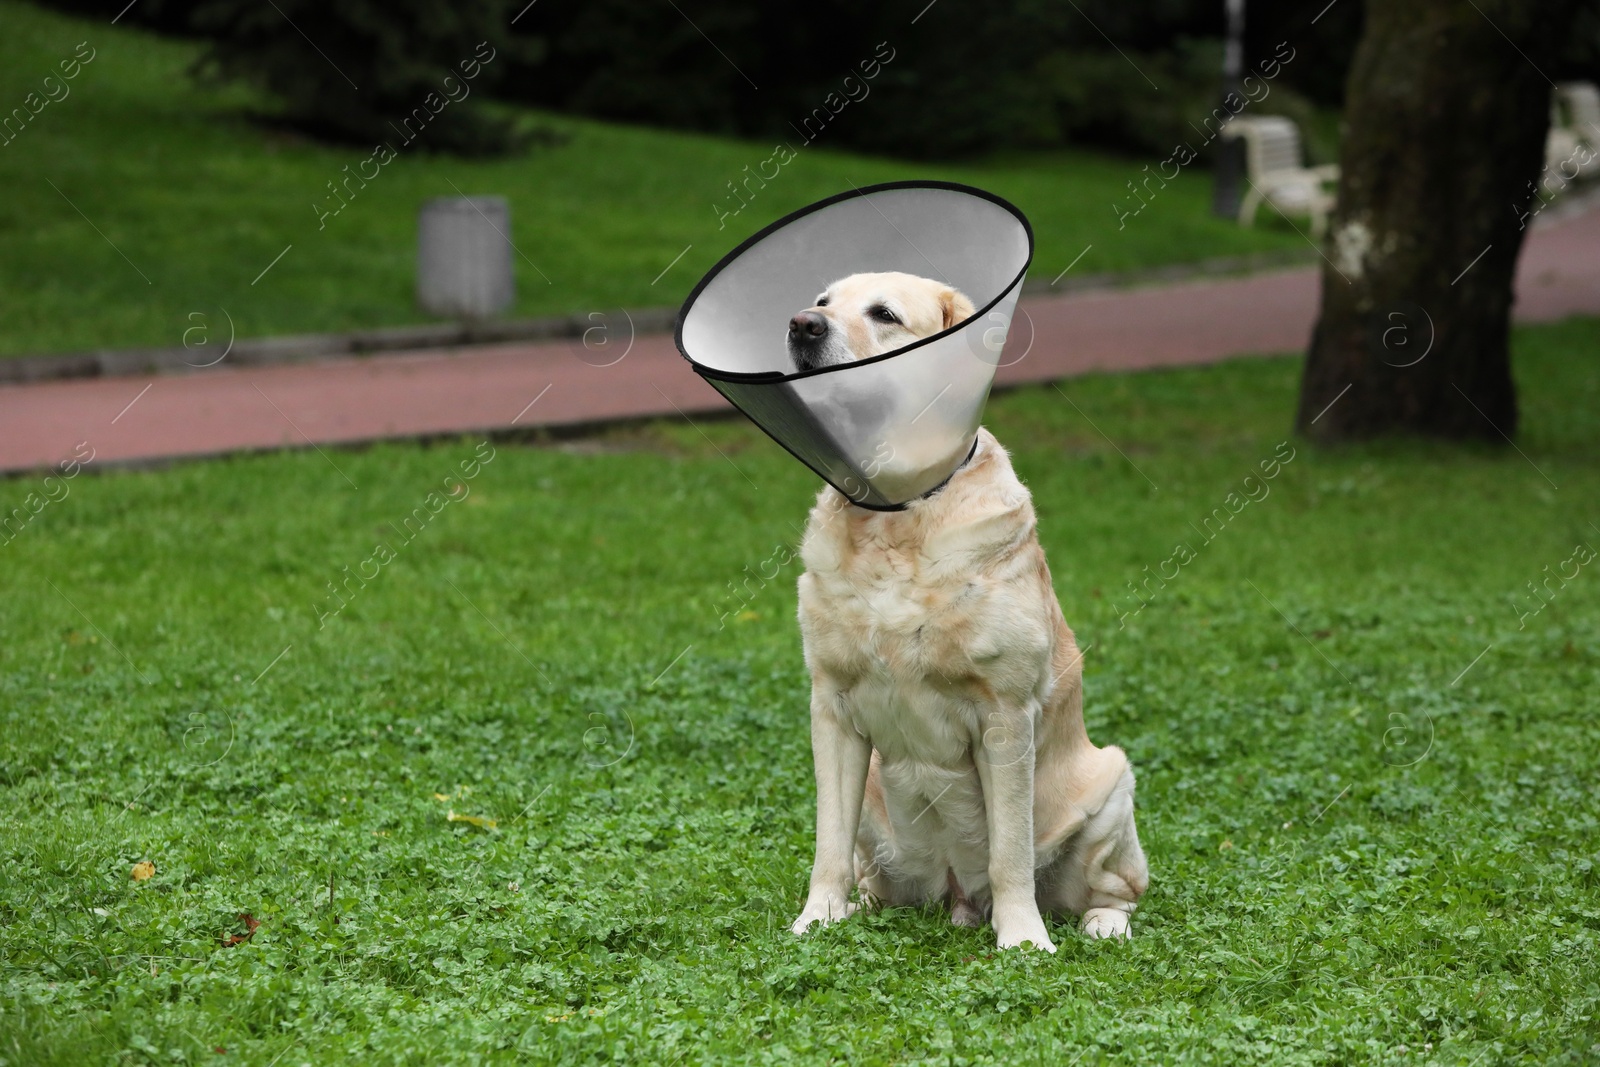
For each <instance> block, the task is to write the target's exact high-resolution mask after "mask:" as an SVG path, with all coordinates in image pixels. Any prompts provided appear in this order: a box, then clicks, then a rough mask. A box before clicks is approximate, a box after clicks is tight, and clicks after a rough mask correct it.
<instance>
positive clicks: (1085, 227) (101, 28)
mask: <svg viewBox="0 0 1600 1067" xmlns="http://www.w3.org/2000/svg"><path fill="white" fill-rule="evenodd" d="M0 20H3V22H4V24H5V33H4V34H0V114H7V113H9V111H10V109H11V108H13V107H16V106H21V105H22V103H23V101H24V99H25V97H26V96H27V94H28V93H29V92H34V91H39V90H40V89H41V86H42V81H43V79H44V77H45V76H46V75H48V74H51V73H52V72H54V71H55V70H56V65H57V63H58V62H59V61H60V60H62V59H64V58H67V57H69V56H70V55H72V53H73V50H74V48H75V47H76V46H77V45H78V43H79V42H80V41H85V40H87V41H88V42H89V44H90V46H91V47H93V48H94V49H95V50H96V55H95V58H94V60H93V61H92V62H91V63H90V64H89V65H88V66H87V67H85V68H83V72H82V73H81V74H80V75H79V76H78V78H77V79H76V80H75V81H72V82H69V83H68V85H69V87H70V90H71V92H70V95H69V96H68V97H67V98H66V99H64V100H62V101H60V102H59V103H51V104H49V105H47V106H45V108H44V109H43V111H42V112H41V113H40V114H39V115H38V116H37V117H36V118H35V119H34V120H33V121H32V122H31V123H30V124H29V125H28V126H27V128H26V129H24V130H23V131H22V133H21V135H20V136H18V137H16V139H15V140H14V141H12V142H11V143H10V144H8V145H5V146H0V188H4V189H5V191H6V195H5V197H4V198H3V200H0V355H6V354H10V355H18V354H32V353H41V352H49V351H77V350H84V349H91V348H114V347H128V346H145V345H149V346H167V347H173V346H177V345H179V344H180V343H182V341H183V338H184V331H185V330H187V329H189V328H191V327H194V326H197V325H206V326H209V328H210V329H212V330H214V331H223V330H225V329H226V327H225V325H224V322H225V318H224V315H223V313H222V309H226V310H227V313H228V315H231V316H232V319H233V321H234V323H235V327H236V329H237V332H238V335H239V336H241V337H250V336H261V335H270V334H284V333H297V332H306V331H322V330H343V329H354V328H362V327H373V326H383V325H396V324H402V323H411V322H419V321H423V316H422V315H421V314H420V313H419V312H418V311H417V309H416V307H415V305H414V300H413V287H414V283H415V259H416V253H415V247H416V214H417V210H418V208H419V207H420V206H421V204H422V203H423V201H424V200H426V199H428V198H429V197H435V196H451V195H455V192H456V190H460V191H461V192H463V193H469V194H471V193H498V194H502V195H505V196H506V197H508V198H509V200H510V202H511V209H512V218H513V226H512V234H511V236H512V239H513V241H514V243H515V244H516V246H517V248H518V249H519V250H520V253H521V255H520V256H518V257H517V258H516V259H515V265H516V270H517V286H518V299H517V303H516V306H515V308H514V309H513V310H512V312H511V314H513V315H518V316H532V315H544V314H566V313H587V312H590V311H596V310H604V309H608V308H613V307H617V306H625V307H639V306H660V305H671V304H675V303H677V302H678V301H680V300H681V299H682V298H683V297H684V295H686V294H687V292H688V290H689V287H690V286H691V285H692V284H693V283H694V281H695V280H696V279H697V278H699V276H700V275H701V274H702V273H703V272H704V271H705V270H707V269H708V268H709V267H710V266H711V265H712V264H713V263H715V262H716V261H717V259H718V258H720V257H721V256H722V255H723V254H724V253H725V252H727V251H728V250H729V249H730V248H732V247H733V245H734V244H736V243H737V242H738V241H740V240H742V239H743V238H744V237H746V236H747V235H749V234H750V233H753V232H755V231H756V230H757V229H759V228H760V227H761V226H764V225H765V224H767V223H768V222H770V221H772V220H773V219H776V218H778V217H780V216H781V215H783V214H786V213H787V212H789V211H792V210H794V209H796V208H798V207H801V206H804V205H805V204H807V203H810V202H812V201H814V200H817V199H819V198H821V197H824V196H828V195H832V194H834V193H837V192H841V191H844V190H847V189H848V188H849V187H850V186H851V185H852V184H854V185H858V186H859V185H866V184H869V183H872V182H878V181H888V180H896V179H906V178H944V179H950V180H956V181H964V182H969V183H972V184H975V185H979V186H983V187H985V188H988V189H992V190H993V191H995V192H997V193H999V194H1001V195H1003V196H1006V197H1008V198H1010V199H1012V200H1013V201H1014V202H1015V203H1017V204H1018V205H1019V206H1020V207H1022V209H1023V210H1024V211H1026V212H1027V213H1028V214H1029V216H1030V217H1031V218H1032V220H1033V223H1034V225H1035V227H1036V228H1037V232H1038V255H1037V258H1036V260H1035V266H1034V270H1033V276H1034V277H1036V278H1045V279H1050V278H1054V277H1055V276H1056V275H1057V274H1059V273H1060V272H1061V271H1062V270H1063V269H1065V268H1066V267H1067V265H1068V264H1069V263H1071V262H1072V261H1073V259H1074V258H1075V257H1077V256H1078V255H1079V254H1080V253H1082V252H1083V251H1084V249H1085V248H1086V247H1088V246H1091V245H1092V246H1093V247H1092V249H1091V250H1090V251H1089V252H1088V253H1087V254H1086V255H1084V257H1083V259H1082V260H1081V261H1080V262H1079V263H1078V264H1077V266H1076V267H1075V268H1074V270H1075V271H1077V272H1086V273H1098V272H1104V271H1121V270H1128V269H1132V268H1139V267H1149V266H1155V265H1161V264H1167V263H1174V262H1185V261H1194V260H1200V259H1205V258H1208V257H1214V256H1226V255H1235V254H1241V253H1247V252H1253V251H1270V250H1284V249H1295V248H1303V247H1305V245H1304V242H1303V240H1302V239H1301V238H1300V237H1299V236H1298V235H1297V234H1296V233H1295V232H1294V231H1293V230H1292V229H1290V228H1289V226H1288V225H1287V224H1284V223H1283V222H1281V221H1278V222H1277V223H1276V225H1274V224H1272V223H1270V222H1267V221H1266V220H1263V224H1262V225H1261V226H1259V227H1258V228H1257V229H1255V230H1248V231H1247V230H1241V229H1239V228H1238V227H1237V226H1235V225H1233V224H1231V223H1228V222H1224V221H1220V220H1217V219H1214V218H1211V217H1210V215H1209V211H1208V203H1209V197H1210V176H1209V174H1208V173H1206V172H1189V173H1185V174H1183V175H1181V176H1180V177H1179V178H1178V179H1176V180H1175V181H1174V182H1172V183H1171V184H1170V185H1169V186H1168V187H1167V188H1166V189H1164V190H1161V191H1160V192H1159V193H1158V194H1157V195H1156V196H1155V199H1154V200H1153V201H1152V202H1151V203H1150V205H1149V206H1148V207H1146V208H1145V209H1144V210H1143V211H1142V212H1141V213H1139V214H1138V215H1137V216H1134V217H1132V218H1129V219H1128V220H1127V222H1126V225H1125V226H1119V223H1118V221H1117V217H1116V214H1115V211H1114V209H1113V203H1120V204H1122V205H1123V207H1124V210H1131V208H1133V207H1136V206H1137V203H1138V202H1137V201H1136V200H1134V199H1133V194H1132V193H1131V191H1130V190H1129V188H1128V185H1127V183H1128V182H1130V181H1139V180H1143V179H1144V177H1145V171H1144V168H1145V166H1146V165H1149V167H1150V172H1151V173H1155V171H1156V166H1155V165H1156V164H1157V163H1158V162H1159V161H1160V160H1159V158H1154V159H1128V158H1117V157H1113V156H1106V155H1100V154H1094V153H1089V152H1079V151H1071V152H1067V151H1063V152H1058V153H1049V154H1043V155H1028V156H1013V157H1007V158H1004V159H996V160H993V161H990V162H987V163H974V164H970V165H960V166H957V165H948V166H943V165H918V164H912V163H905V162H896V161H893V160H887V159H874V158H868V157H863V156H859V155H850V154H846V153H840V152H832V151H829V150H828V149H827V147H826V134H825V133H824V134H823V136H822V137H820V138H819V139H818V141H817V142H816V143H815V144H814V145H812V146H810V147H802V148H801V149H800V151H799V155H798V158H796V159H795V160H794V161H793V162H791V163H789V164H788V165H787V166H785V167H783V168H782V170H781V171H780V173H779V175H778V177H777V178H775V179H774V180H773V181H772V182H771V183H770V184H769V185H768V186H767V187H766V188H764V189H760V190H759V191H758V193H757V194H756V196H755V198H754V199H753V200H752V201H751V203H750V204H749V206H748V207H747V208H745V209H744V210H743V211H742V212H741V213H739V214H738V215H737V216H734V217H733V218H731V219H730V220H728V222H727V225H726V228H719V224H718V219H719V214H718V208H717V205H722V206H723V210H727V209H728V208H729V207H730V206H731V205H732V204H733V202H732V201H730V200H729V199H728V198H729V195H730V194H729V192H728V188H727V183H729V182H731V181H738V180H741V179H742V178H743V177H744V176H745V175H744V171H743V168H745V167H746V166H748V167H750V168H751V172H752V173H754V172H756V171H757V170H758V169H759V168H760V165H761V164H762V162H763V161H764V160H766V159H767V158H768V157H770V156H771V155H772V154H773V146H772V145H771V144H769V143H765V142H762V143H753V142H744V141H736V140H730V139H724V138H715V137H704V136H694V135H689V134H682V133H673V132H664V131H659V130H649V129H638V128H630V127H626V126H618V125H609V124H604V123H599V122H589V121H582V120H577V119H572V118H566V117H560V116H553V115H550V116H543V117H542V121H543V122H544V124H545V125H547V126H548V127H551V128H554V129H555V130H558V131H560V132H562V133H564V134H566V135H567V136H568V138H569V140H568V141H567V142H566V143H565V144H564V145H562V146H560V147H555V148H545V149H537V150H534V151H533V152H532V153H531V154H529V155H527V156H525V157H523V158H518V159H512V160H507V161H500V162H487V163H486V162H463V161H458V160H451V159H442V158H437V157H435V158H428V157H425V156H418V155H416V154H414V153H413V152H412V151H410V150H408V149H403V148H401V152H400V157H399V158H398V159H396V160H395V161H394V162H392V163H390V164H388V165H387V166H385V167H383V168H382V169H381V171H380V172H379V174H378V176H377V177H376V178H375V179H374V180H373V181H372V182H371V183H370V184H368V185H367V186H366V187H365V188H364V189H359V191H358V192H357V193H356V195H355V198H354V199H353V200H352V201H351V203H350V204H349V206H348V207H347V208H345V209H344V210H343V212H342V213H340V214H339V215H337V216H335V217H332V218H329V219H328V220H326V226H325V228H322V229H319V226H320V225H321V224H320V223H319V221H318V212H317V210H316V209H315V208H314V207H313V204H322V205H324V209H326V207H327V206H328V205H331V204H335V203H337V202H336V201H334V200H333V199H332V197H331V194H330V193H329V191H328V188H327V184H328V183H329V182H333V181H337V180H340V179H342V178H343V177H344V175H345V173H346V172H345V171H343V169H342V168H344V167H346V166H348V167H349V168H350V172H351V173H356V172H359V170H360V167H359V164H360V163H361V161H362V160H365V159H366V158H367V157H368V156H369V155H370V154H371V152H370V150H368V149H336V148H329V147H324V146H318V145H315V144H312V143H309V142H307V141H304V140H301V139H298V138H295V137H292V136H287V135H285V134H282V133H277V132H272V131H270V130H267V129H264V128H262V127H259V126H256V125H253V124H251V123H250V122H249V121H247V120H246V119H245V118H244V117H242V116H243V115H244V113H245V111H246V110H247V109H248V108H249V107H250V106H252V105H253V104H255V103H256V102H255V101H253V100H252V99H251V98H250V97H249V96H247V95H246V94H244V93H242V92H240V91H236V90H226V91H218V90H216V89H213V88H203V87H199V86H196V85H195V84H194V83H193V82H192V81H191V80H190V79H189V78H188V77H187V76H186V75H185V73H184V71H185V68H186V67H187V66H188V64H189V63H190V61H191V60H192V59H193V57H194V56H195V54H196V52H197V47H198V46H196V45H194V44H191V43H187V42H182V41H173V40H164V39H161V38H157V37H152V36H150V35H148V34H145V33H141V32H138V31H134V30H128V29H124V28H121V27H111V26H108V25H106V24H105V22H104V21H92V22H91V21H84V20H76V19H70V18H66V17H63V16H60V15H57V14H53V13H50V12H45V11H41V10H39V9H36V8H34V7H31V6H28V5H25V4H21V3H17V2H14V0H5V2H0ZM311 61H314V62H315V61H318V60H317V59H316V57H315V56H314V55H313V56H311ZM711 61H715V57H714V56H712V57H711ZM860 106H861V113H860V114H859V115H857V114H852V113H851V112H846V113H844V114H843V115H841V117H840V118H839V120H838V121H840V122H845V121H882V120H883V116H877V115H874V114H872V112H871V111H870V108H871V106H872V105H871V103H870V98H869V101H868V102H866V103H864V104H862V105H860ZM449 118H450V112H449V110H448V108H447V109H446V110H445V111H444V112H443V113H441V114H440V116H439V118H438V119H437V120H436V121H438V122H445V121H448V120H449ZM794 140H795V141H796V142H798V141H799V138H798V137H796V138H795V139H794ZM395 144H396V147H397V148H398V147H400V143H399V138H396V139H395ZM767 172H768V173H770V172H771V166H770V165H769V166H768V167H767ZM367 173H371V167H370V166H369V167H368V168H367ZM52 183H53V184H54V186H55V187H56V188H51V184H52ZM1155 187H1156V185H1155V183H1152V184H1151V188H1155ZM69 201H70V202H69ZM74 205H75V206H74ZM80 211H81V212H82V214H79V212H80ZM96 228H98V230H99V231H100V232H98V233H97V232H96ZM290 246H292V247H290ZM285 248H289V251H288V252H287V253H286V254H285V255H284V256H283V258H282V259H281V260H278V262H277V264H276V265H275V266H273V267H272V269H271V270H270V271H268V272H267V273H266V275H265V277H262V278H261V279H260V280H259V281H254V279H256V278H257V276H258V275H260V274H261V272H262V271H263V270H264V269H265V268H267V266H268V264H270V263H272V262H273V259H274V257H276V256H278V255H279V254H280V253H282V252H284V250H285ZM686 248H688V252H687V253H686V254H684V255H683V258H682V259H681V260H679V261H678V262H677V263H676V265H673V266H672V267H671V269H670V270H667V267H668V266H669V264H672V263H673V260H674V258H675V257H677V256H678V255H679V254H680V253H683V252H684V250H685V249H686ZM124 257H126V258H124ZM663 272H665V273H663ZM658 277H659V279H660V280H659V281H656V279H657V278H658ZM191 314H198V315H201V316H204V318H200V319H191V318H190V315H191ZM198 337H199V335H198V334H194V335H191V340H193V339H198Z"/></svg>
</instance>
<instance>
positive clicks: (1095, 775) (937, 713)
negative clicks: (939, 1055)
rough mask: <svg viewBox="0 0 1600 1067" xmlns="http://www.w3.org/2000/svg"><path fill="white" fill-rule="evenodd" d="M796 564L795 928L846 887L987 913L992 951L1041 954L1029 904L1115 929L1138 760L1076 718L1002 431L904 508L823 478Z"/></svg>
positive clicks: (961, 917)
mask: <svg viewBox="0 0 1600 1067" xmlns="http://www.w3.org/2000/svg"><path fill="white" fill-rule="evenodd" d="M875 277H877V278H882V277H883V276H881V275H880V276H875ZM900 277H901V278H906V277H908V276H900ZM847 281H848V279H847ZM910 282H914V283H918V284H921V285H926V286H930V287H932V286H938V283H935V282H928V281H925V280H922V279H910ZM910 282H907V283H902V284H910ZM836 284H839V283H836ZM830 288H832V287H830ZM841 288H845V289H848V288H849V287H848V286H843V285H842V284H841ZM938 288H939V289H940V290H945V291H948V287H944V286H939V287H938ZM963 299H964V298H963ZM833 304H834V311H835V313H839V312H840V310H841V309H839V308H838V305H837V302H833ZM968 306H970V305H968ZM866 354H871V353H870V352H860V351H859V350H858V351H856V352H854V353H853V355H854V357H855V358H860V357H861V356H862V355H866ZM801 556H802V559H803V561H804V563H805V566H806V571H805V573H804V574H803V575H802V576H801V578H800V629H801V634H802V636H803V638H804V643H805V657H806V665H807V667H808V668H809V670H810V672H811V677H812V695H811V741H812V751H813V756H814V760H815V768H816V779H817V839H816V859H815V863H814V865H813V868H812V873H811V885H810V891H809V893H808V896H807V899H806V903H805V907H804V909H803V910H802V911H801V913H800V916H799V918H797V919H796V920H795V922H794V925H793V930H794V932H795V933H797V934H803V933H804V932H805V931H806V930H807V929H809V928H810V927H811V926H812V925H813V924H816V923H823V924H827V923H830V922H834V921H837V920H839V919H843V918H845V917H846V916H848V915H850V914H851V913H852V912H854V911H855V910H856V908H857V906H858V904H857V903H856V902H853V901H852V900H851V899H850V897H851V888H852V886H856V887H859V889H860V895H861V900H862V902H866V903H870V902H873V901H877V902H882V903H884V904H892V905H916V904H921V903H925V902H934V901H944V902H946V903H948V904H949V905H950V907H951V918H952V921H954V922H957V923H959V924H962V925H979V924H980V923H981V922H982V920H983V918H984V916H985V915H989V916H991V917H992V922H993V925H994V928H995V934H996V937H997V938H998V941H999V944H1000V947H1002V948H1009V947H1013V946H1018V945H1022V944H1025V943H1031V944H1032V945H1034V946H1035V947H1038V948H1043V949H1046V950H1048V951H1051V952H1054V951H1055V945H1054V944H1053V943H1052V942H1051V940H1050V936H1049V933H1048V932H1047V931H1046V929H1045V925H1044V921H1043V918H1042V916H1041V909H1042V910H1043V911H1044V912H1046V913H1050V914H1055V915H1064V914H1069V913H1070V914H1072V915H1078V916H1082V920H1083V929H1084V931H1085V932H1086V933H1088V934H1090V935H1092V936H1100V937H1109V936H1128V935H1129V916H1130V915H1131V914H1132V912H1133V910H1134V907H1135V904H1136V903H1137V901H1138V899H1139V897H1140V895H1141V894H1142V893H1143V892H1144V890H1145V886H1146V882H1147V870H1146V865H1145V858H1144V853H1143V851H1142V850H1141V849H1140V847H1139V839H1138V834H1137V831H1136V829H1135V827H1134V818H1133V788H1134V781H1133V772H1132V770H1131V768H1130V767H1129V765H1128V761H1127V758H1126V757H1125V756H1124V755H1123V752H1122V750H1121V749H1119V748H1116V747H1114V746H1110V747H1106V748H1097V747H1096V746H1095V745H1093V744H1092V743H1090V741H1089V738H1088V735H1087V733H1086V732H1085V730H1084V725H1083V684H1082V678H1083V670H1082V657H1081V655H1080V654H1079V651H1078V647H1077V644H1076V642H1075V641H1074V639H1073V635H1072V630H1071V629H1070V628H1069V627H1068V626H1067V623H1066V620H1065V619H1064V618H1063V616H1062V613H1061V608H1060V605H1059V604H1058V603H1057V600H1056V596H1055V592H1054V589H1053V587H1052V585H1051V582H1050V572H1049V569H1048V568H1047V567H1046V565H1045V559H1044V552H1043V550H1042V549H1041V548H1040V546H1039V542H1038V538H1037V537H1036V535H1035V517H1034V511H1033V503H1032V499H1031V497H1030V496H1029V493H1028V491H1027V489H1026V488H1025V487H1024V486H1023V485H1022V483H1021V482H1020V481H1019V480H1018V479H1017V477H1016V474H1015V473H1014V472H1013V470H1012V468H1011V462H1010V459H1009V457H1008V456H1007V455H1006V452H1005V449H1003V448H1002V447H1001V446H1000V444H999V442H997V441H996V440H995V439H994V437H993V436H992V435H991V434H990V433H989V432H988V431H987V430H979V432H978V443H977V450H976V452H975V453H974V454H973V456H972V459H971V461H970V462H968V463H967V465H966V466H965V467H963V468H962V469H961V470H959V471H958V472H957V473H956V474H955V476H954V477H952V478H951V479H950V481H949V482H948V483H947V484H946V485H945V486H944V488H942V489H940V490H939V491H938V492H936V493H934V494H933V495H931V496H928V497H924V498H922V499H920V500H917V501H914V502H912V503H911V504H910V505H908V506H907V507H906V508H905V509H904V510H902V511H893V512H877V511H869V510H866V509H863V508H859V507H856V506H854V505H852V504H851V503H850V502H849V500H848V499H847V498H846V497H844V496H843V495H842V494H840V493H839V492H837V491H836V490H834V489H832V488H827V489H824V490H823V491H822V493H821V494H820V495H819V496H818V498H817V504H816V506H815V507H814V508H813V509H812V511H811V516H810V521H809V523H808V525H807V528H806V533H805V539H804V542H803V545H802V549H801Z"/></svg>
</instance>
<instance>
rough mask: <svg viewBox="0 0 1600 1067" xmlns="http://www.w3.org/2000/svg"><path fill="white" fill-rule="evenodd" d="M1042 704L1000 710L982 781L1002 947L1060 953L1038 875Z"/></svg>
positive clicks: (980, 755) (984, 752)
mask: <svg viewBox="0 0 1600 1067" xmlns="http://www.w3.org/2000/svg"><path fill="white" fill-rule="evenodd" d="M1037 710H1038V709H1037V706H1036V705H1033V704H1029V705H1027V706H1025V707H1021V708H1004V709H996V710H995V711H993V712H991V713H990V714H989V715H987V716H985V718H984V721H983V736H982V737H981V738H980V739H979V742H978V746H977V748H978V751H977V753H976V756H977V760H976V762H977V765H978V779H979V781H980V782H982V784H983V807H984V814H985V816H986V817H987V822H988V828H989V885H990V887H991V889H992V891H993V894H994V912H993V922H994V932H995V937H996V938H997V939H998V940H999V943H1000V947H1001V948H1016V947H1018V946H1020V945H1023V944H1026V943H1032V944H1033V946H1034V947H1035V948H1042V949H1044V950H1045V951H1046V952H1054V951H1055V950H1056V946H1055V943H1054V942H1052V941H1051V940H1050V934H1049V932H1048V931H1046V930H1045V928H1044V918H1043V917H1042V916H1041V915H1040V914H1039V902H1038V896H1037V894H1036V891H1035V883H1034V871H1033V766H1034V756H1035V749H1034V744H1033V729H1034V719H1035V715H1036V713H1037Z"/></svg>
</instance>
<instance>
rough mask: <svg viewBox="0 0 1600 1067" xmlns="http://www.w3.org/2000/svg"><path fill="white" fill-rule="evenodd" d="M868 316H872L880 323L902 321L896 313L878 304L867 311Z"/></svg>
mask: <svg viewBox="0 0 1600 1067" xmlns="http://www.w3.org/2000/svg"><path fill="white" fill-rule="evenodd" d="M867 314H868V315H871V316H872V317H873V318H875V319H877V320H878V321H879V322H892V323H898V322H899V321H900V318H899V316H897V315H896V314H895V313H894V312H892V311H890V310H889V309H888V308H886V307H884V306H883V305H882V304H876V305H874V306H872V307H870V308H868V309H867Z"/></svg>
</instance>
